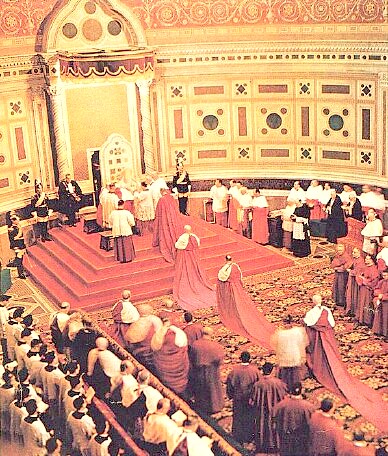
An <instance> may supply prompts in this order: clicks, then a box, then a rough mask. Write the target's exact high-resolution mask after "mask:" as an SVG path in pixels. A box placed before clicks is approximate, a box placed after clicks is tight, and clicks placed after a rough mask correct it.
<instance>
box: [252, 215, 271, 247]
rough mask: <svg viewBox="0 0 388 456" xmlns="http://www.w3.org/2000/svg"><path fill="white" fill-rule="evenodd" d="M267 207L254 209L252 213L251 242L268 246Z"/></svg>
mask: <svg viewBox="0 0 388 456" xmlns="http://www.w3.org/2000/svg"><path fill="white" fill-rule="evenodd" d="M267 219H268V207H255V208H253V211H252V241H255V242H257V243H258V244H268V220H267Z"/></svg>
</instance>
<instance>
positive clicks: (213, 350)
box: [190, 338, 225, 413]
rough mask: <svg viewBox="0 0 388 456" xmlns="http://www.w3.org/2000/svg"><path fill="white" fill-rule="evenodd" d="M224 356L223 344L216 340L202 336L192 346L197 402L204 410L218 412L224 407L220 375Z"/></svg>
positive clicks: (191, 355) (191, 354) (194, 386)
mask: <svg viewBox="0 0 388 456" xmlns="http://www.w3.org/2000/svg"><path fill="white" fill-rule="evenodd" d="M224 357H225V353H224V349H223V348H222V345H221V344H219V343H218V342H216V341H214V340H209V339H205V338H202V339H199V340H196V341H195V342H194V343H193V345H192V346H191V350H190V360H191V363H192V367H193V390H194V397H195V404H196V406H197V407H198V408H199V409H200V410H202V411H204V412H207V413H217V412H219V411H221V410H222V409H223V407H224V393H223V390H222V383H221V377H220V365H221V364H222V362H223V360H224Z"/></svg>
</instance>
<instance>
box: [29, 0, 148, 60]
mask: <svg viewBox="0 0 388 456" xmlns="http://www.w3.org/2000/svg"><path fill="white" fill-rule="evenodd" d="M146 45H147V43H146V38H145V34H144V30H143V27H142V25H141V23H140V21H139V20H138V19H137V17H136V16H135V14H134V13H133V12H132V10H131V9H130V8H129V7H127V6H125V5H123V4H122V3H121V2H119V1H116V0H110V1H108V0H60V1H59V2H58V3H57V4H56V5H55V6H54V8H53V10H52V12H51V13H50V14H49V15H48V16H47V17H46V18H45V20H44V21H43V22H42V25H41V27H40V29H39V31H38V36H37V42H36V47H35V50H36V52H39V53H56V52H58V51H64V50H66V51H67V52H91V51H92V52H96V51H97V52H98V51H108V52H111V51H115V50H119V51H122V50H125V51H128V50H131V49H139V48H144V47H146Z"/></svg>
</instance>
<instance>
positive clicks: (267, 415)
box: [249, 363, 287, 453]
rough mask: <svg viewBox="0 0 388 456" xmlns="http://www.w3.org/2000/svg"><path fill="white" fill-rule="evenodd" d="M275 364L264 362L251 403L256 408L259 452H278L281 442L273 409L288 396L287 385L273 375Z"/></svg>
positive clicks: (256, 431)
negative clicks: (261, 374) (275, 424)
mask: <svg viewBox="0 0 388 456" xmlns="http://www.w3.org/2000/svg"><path fill="white" fill-rule="evenodd" d="M273 368H274V365H273V364H272V363H264V365H263V367H262V369H263V376H262V377H261V378H260V379H259V380H258V381H257V382H256V383H255V384H254V385H253V388H252V392H251V396H250V399H249V404H250V405H251V406H252V407H254V409H255V419H254V426H255V430H254V435H255V443H256V451H257V452H258V453H277V451H278V448H279V442H278V437H277V433H276V430H275V427H274V421H273V409H274V407H275V405H276V404H277V403H279V402H280V401H281V400H282V399H284V397H285V396H286V393H287V390H286V385H285V383H283V382H282V381H281V380H280V378H277V377H276V376H275V375H273V372H274V370H273Z"/></svg>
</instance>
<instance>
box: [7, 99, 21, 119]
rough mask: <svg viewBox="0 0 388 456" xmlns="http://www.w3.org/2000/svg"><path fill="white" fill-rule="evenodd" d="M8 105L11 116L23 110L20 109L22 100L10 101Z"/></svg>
mask: <svg viewBox="0 0 388 456" xmlns="http://www.w3.org/2000/svg"><path fill="white" fill-rule="evenodd" d="M9 106H10V114H11V116H15V115H20V114H22V112H23V111H22V102H21V101H17V102H15V103H14V102H12V101H11V102H10V104H9Z"/></svg>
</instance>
